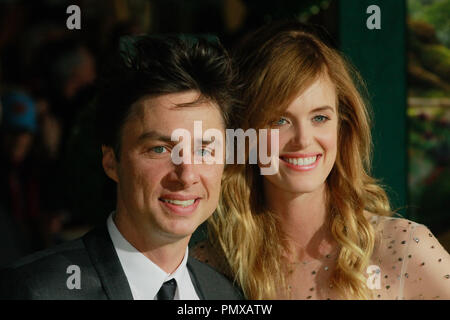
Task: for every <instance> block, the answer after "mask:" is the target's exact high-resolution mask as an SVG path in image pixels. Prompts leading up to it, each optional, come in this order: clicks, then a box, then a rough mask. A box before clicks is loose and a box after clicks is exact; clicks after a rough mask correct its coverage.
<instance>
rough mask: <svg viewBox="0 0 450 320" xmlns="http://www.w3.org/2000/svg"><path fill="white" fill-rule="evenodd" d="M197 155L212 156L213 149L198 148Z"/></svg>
mask: <svg viewBox="0 0 450 320" xmlns="http://www.w3.org/2000/svg"><path fill="white" fill-rule="evenodd" d="M195 155H197V156H200V157H205V156H211V155H212V151H211V150H209V149H207V148H203V149H199V150H197V151H196V152H195Z"/></svg>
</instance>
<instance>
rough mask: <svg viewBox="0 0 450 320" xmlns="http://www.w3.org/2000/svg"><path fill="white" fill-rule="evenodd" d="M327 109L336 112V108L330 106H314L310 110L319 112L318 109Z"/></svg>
mask: <svg viewBox="0 0 450 320" xmlns="http://www.w3.org/2000/svg"><path fill="white" fill-rule="evenodd" d="M325 110H330V111H331V112H333V113H335V111H334V108H333V107H330V106H321V107H317V108H314V109H312V110H311V111H310V113H313V112H318V111H325Z"/></svg>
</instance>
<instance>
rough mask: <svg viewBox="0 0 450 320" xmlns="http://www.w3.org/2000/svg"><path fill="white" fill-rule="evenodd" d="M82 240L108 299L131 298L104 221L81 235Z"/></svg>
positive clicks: (128, 286)
mask: <svg viewBox="0 0 450 320" xmlns="http://www.w3.org/2000/svg"><path fill="white" fill-rule="evenodd" d="M83 241H84V243H85V246H86V249H87V251H88V254H89V257H90V258H91V261H92V264H93V265H94V268H95V269H96V271H97V273H98V275H99V277H100V281H101V283H102V285H103V289H104V290H105V293H106V295H107V297H108V299H111V300H133V295H132V293H131V289H130V285H129V284H128V280H127V277H126V276H125V272H124V271H123V269H122V265H121V264H120V261H119V257H118V256H117V253H116V250H115V249H114V245H113V243H112V241H111V238H110V236H109V233H108V230H107V228H106V223H105V224H104V225H103V226H101V227H98V228H95V229H94V230H92V231H90V232H88V233H87V234H86V235H85V236H84V237H83Z"/></svg>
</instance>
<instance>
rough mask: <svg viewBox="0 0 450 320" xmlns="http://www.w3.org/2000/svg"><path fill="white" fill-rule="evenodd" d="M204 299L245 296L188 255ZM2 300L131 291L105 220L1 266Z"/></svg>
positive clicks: (124, 296) (127, 295)
mask: <svg viewBox="0 0 450 320" xmlns="http://www.w3.org/2000/svg"><path fill="white" fill-rule="evenodd" d="M70 265H76V266H78V267H79V268H80V271H81V272H80V279H81V288H80V289H76V288H74V289H69V288H68V286H67V279H68V278H69V277H70V276H71V275H72V272H71V273H67V268H68V267H69V266H70ZM187 268H188V270H189V274H190V276H191V279H192V283H193V285H194V288H195V290H196V292H197V295H198V296H199V298H200V299H202V300H203V299H205V300H220V299H224V300H235V299H243V296H242V293H241V291H240V290H239V289H237V288H236V287H234V286H233V284H232V283H231V282H230V281H228V279H226V278H225V277H224V276H223V275H221V274H220V273H218V272H217V271H215V270H214V269H212V268H211V267H209V266H208V265H206V264H204V263H202V262H200V261H198V260H196V259H194V258H192V257H189V258H188V261H187ZM0 299H37V300H47V299H51V300H54V299H95V300H104V299H119V300H131V299H133V296H132V294H131V289H130V286H129V284H128V280H127V278H126V276H125V273H124V271H123V269H122V265H121V264H120V261H119V257H118V256H117V253H116V250H115V248H114V246H113V243H112V241H111V238H110V236H109V233H108V230H107V228H106V224H105V225H104V226H103V227H99V228H96V229H94V230H92V231H90V232H88V233H87V234H86V235H85V236H83V237H82V238H80V239H77V240H73V241H69V242H67V243H63V244H61V245H58V246H56V247H54V248H50V249H47V250H44V251H40V252H37V253H34V254H32V255H30V256H27V257H25V258H22V259H20V260H19V261H17V262H15V263H13V264H11V265H9V266H7V267H5V268H4V269H2V270H1V271H0Z"/></svg>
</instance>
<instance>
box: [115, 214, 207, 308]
mask: <svg viewBox="0 0 450 320" xmlns="http://www.w3.org/2000/svg"><path fill="white" fill-rule="evenodd" d="M113 214H115V213H114V212H113V213H111V214H110V215H109V217H108V220H107V227H108V232H109V235H110V237H111V240H112V242H113V244H114V248H115V249H116V252H117V255H118V256H119V260H120V264H121V265H122V268H123V271H124V272H125V275H126V277H127V279H128V283H129V285H130V288H131V293H132V294H133V298H134V300H154V299H156V294H157V293H158V291H159V289H160V288H161V286H162V284H163V283H164V282H166V281H168V280H170V279H173V278H174V279H175V281H176V282H177V289H176V291H175V297H174V300H199V297H198V295H197V292H196V291H195V289H194V285H193V284H192V280H191V277H190V275H189V271H188V269H187V266H186V262H187V259H188V250H189V249H188V247H186V253H185V254H184V258H183V261H182V262H181V264H180V265H179V266H178V268H177V269H176V270H175V271H174V272H173V273H171V274H169V273H166V272H165V271H164V270H162V269H161V268H160V267H158V266H157V265H156V264H155V263H154V262H153V261H151V260H150V259H149V258H147V257H146V256H144V255H143V254H142V253H141V252H139V251H138V250H137V249H136V248H135V247H133V246H132V245H131V244H130V243H129V242H128V241H127V239H125V238H124V237H123V236H122V234H121V233H120V231H119V230H118V229H117V227H116V224H115V223H114V220H113Z"/></svg>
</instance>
